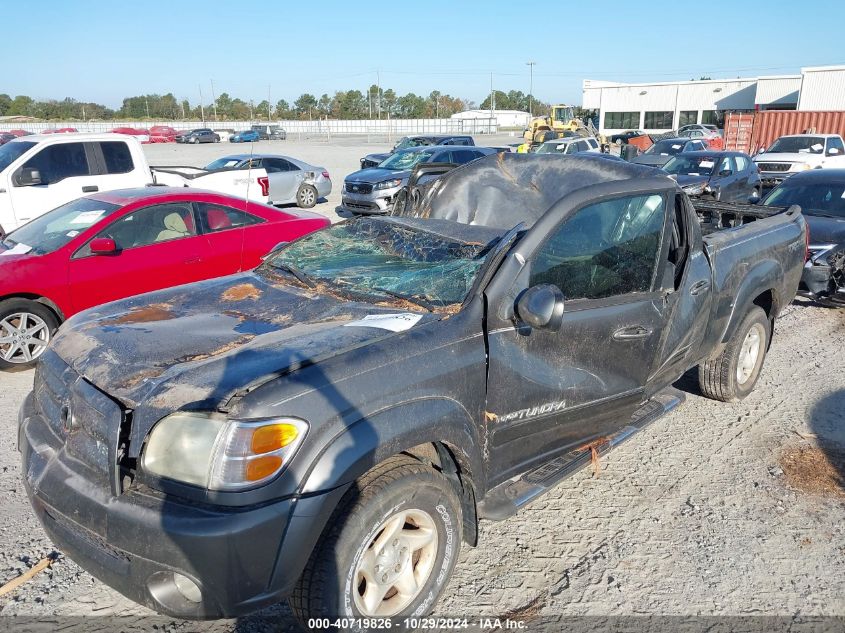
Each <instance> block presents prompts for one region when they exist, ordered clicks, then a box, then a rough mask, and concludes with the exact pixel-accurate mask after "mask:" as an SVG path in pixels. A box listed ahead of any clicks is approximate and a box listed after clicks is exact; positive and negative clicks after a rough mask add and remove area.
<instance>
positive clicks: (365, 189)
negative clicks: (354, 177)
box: [345, 182, 373, 193]
mask: <svg viewBox="0 0 845 633" xmlns="http://www.w3.org/2000/svg"><path fill="white" fill-rule="evenodd" d="M345 184H346V191H347V192H349V193H372V192H373V186H372V185H369V184H367V183H364V182H347V183H345Z"/></svg>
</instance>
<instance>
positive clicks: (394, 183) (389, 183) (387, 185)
mask: <svg viewBox="0 0 845 633" xmlns="http://www.w3.org/2000/svg"><path fill="white" fill-rule="evenodd" d="M401 184H402V180H401V179H400V178H394V179H393V180H385V181H384V182H380V183H378V184H377V185H376V186H375V187H374V189H393V187H399V186H400V185H401Z"/></svg>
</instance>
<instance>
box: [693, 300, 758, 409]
mask: <svg viewBox="0 0 845 633" xmlns="http://www.w3.org/2000/svg"><path fill="white" fill-rule="evenodd" d="M770 336H771V329H770V324H769V319H768V317H766V313H765V312H764V311H763V309H762V308H760V307H758V306H754V307H752V308H751V310H749V311H748V313H747V314H746V315H745V318H744V319H743V320H742V323H740V325H739V327H738V328H737V329H736V331H735V332H734V334H733V336H732V337H731V339H730V340H729V341H728V344H727V346H726V347H725V349H724V351H723V352H722V353H721V355H719V356H718V357H717V358H715V359H712V360H707V361H705V362H703V363H702V364H701V365H699V366H698V385H699V387H700V388H701V391H702V393H703V394H704V395H705V396H707V397H708V398H712V399H714V400H721V401H722V402H738V401H740V400H742V399H743V398H745V397H746V396H747V395H748V394H749V393H751V392H752V391H753V390H754V385H755V384H757V379H758V378H759V377H760V371H761V370H762V369H763V360H764V359H765V358H766V350H767V349H768V348H769V337H770Z"/></svg>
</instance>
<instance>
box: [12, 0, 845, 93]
mask: <svg viewBox="0 0 845 633" xmlns="http://www.w3.org/2000/svg"><path fill="white" fill-rule="evenodd" d="M4 5H5V6H4V8H3V13H2V16H0V23H2V24H3V33H2V35H0V38H2V39H0V60H2V61H0V64H2V72H0V93H3V92H5V93H8V94H11V95H12V96H14V95H16V94H27V95H30V96H32V97H35V98H39V99H46V98H56V99H62V98H64V97H73V98H76V99H80V100H83V99H84V100H92V101H96V102H100V103H104V104H106V105H108V106H111V107H118V106H119V105H120V102H121V99H122V98H123V97H125V96H132V95H138V94H145V93H167V92H172V93H173V94H175V95H176V96H177V97H178V98H187V99H189V100H190V101H191V103H197V102H198V100H199V87H198V85H200V84H201V86H202V91H203V96H204V98H205V99H204V100H205V102H206V103H208V102H210V92H211V80H214V88H215V92H216V94H218V95H219V94H220V93H222V92H228V93H229V94H230V95H231V96H232V97H240V98H242V99H246V100H249V99H254V100H255V101H256V102H258V101H260V100H262V99H265V98H267V94H268V86H269V87H270V94H271V98H272V100H273V102H274V103H275V102H276V101H277V100H278V99H281V98H283V99H287V100H288V101H289V102H290V101H293V100H294V99H295V98H296V97H298V96H299V95H300V94H302V93H303V92H310V93H312V94H315V95H316V96H317V97H319V96H320V95H321V94H322V93H324V92H328V93H329V94H331V93H332V92H334V91H335V90H349V89H353V88H357V89H359V90H361V91H362V92H365V91H366V89H367V87H368V86H369V85H371V84H373V83H375V82H376V79H377V73H380V76H381V84H382V87H383V88H388V87H389V88H393V89H394V90H396V91H397V92H398V93H400V94H402V93H405V92H409V91H410V92H416V93H417V94H422V95H427V94H428V93H429V92H431V91H432V90H435V89H437V90H440V91H441V92H443V93H448V94H451V95H453V96H456V97H462V98H468V99H471V100H473V101H475V102H476V103H480V102H481V101H482V100H483V99H484V98H485V96H486V95H487V94H488V93H489V90H490V73H491V72H492V73H493V83H494V86H495V87H496V89H501V90H505V91H507V90H510V89H517V90H522V91H523V92H528V89H529V68H528V66H527V65H526V62H527V61H529V60H530V61H535V62H536V66H535V67H534V93H535V94H536V96H537V97H538V98H539V99H541V100H543V101H548V102H567V103H576V104H579V103H580V102H581V80H582V79H606V80H611V81H670V80H672V79H690V78H693V77H694V78H698V77H700V76H702V75H708V76H711V77H713V78H714V79H719V78H727V77H737V76H744V77H745V76H757V75H772V74H785V73H797V72H798V70H799V68H800V67H801V66H818V65H827V64H841V63H845V45H843V43H842V37H841V26H842V24H843V23H845V2H841V0H839V1H838V2H837V1H811V2H805V3H803V4H796V3H795V2H794V1H792V2H786V1H781V0H773V1H769V2H748V1H746V2H743V3H740V2H722V1H719V0H710V1H709V2H707V3H705V4H704V5H702V4H700V3H696V4H695V5H692V4H690V5H686V3H683V2H679V1H676V2H664V1H663V0H651V1H648V2H622V1H613V2H601V1H598V0H596V1H594V2H579V3H568V2H514V1H513V0H511V1H499V0H488V1H487V2H463V1H461V0H452V1H451V2H441V1H439V0H428V1H427V2H401V1H400V2H396V1H394V2H382V1H380V0H370V1H368V2H348V1H347V2H341V1H334V0H310V1H307V2H302V1H296V2H278V1H276V2H272V1H270V2H244V1H243V0H241V1H240V2H235V1H231V0H230V1H228V2H218V1H217V0H205V1H203V2H191V3H188V2H184V1H182V2H180V1H179V0H176V1H173V0H171V1H170V2H163V1H161V0H144V1H143V2H133V1H131V0H118V1H112V2H104V1H94V0H77V1H70V0H65V1H62V0H40V1H39V2H20V1H16V0H9V1H7V2H5V3H4ZM687 6H689V8H687ZM554 7H556V8H554ZM543 8H553V9H551V10H550V11H548V14H547V15H545V16H544V15H538V14H539V13H540V11H541V10H542V9H543ZM579 15H586V17H587V18H588V20H589V21H588V22H584V21H582V20H579V18H578V16H579ZM599 33H611V35H599Z"/></svg>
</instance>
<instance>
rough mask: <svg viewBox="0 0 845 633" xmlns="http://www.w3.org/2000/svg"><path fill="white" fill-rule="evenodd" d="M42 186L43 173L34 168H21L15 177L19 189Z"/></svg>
mask: <svg viewBox="0 0 845 633" xmlns="http://www.w3.org/2000/svg"><path fill="white" fill-rule="evenodd" d="M40 184H43V183H42V182H41V172H40V171H38V170H37V169H35V168H34V167H21V168H20V169H19V170H18V173H17V174H16V175H15V186H17V187H33V186H35V185H40Z"/></svg>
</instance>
